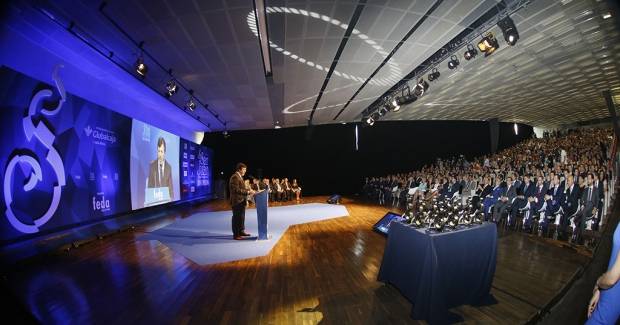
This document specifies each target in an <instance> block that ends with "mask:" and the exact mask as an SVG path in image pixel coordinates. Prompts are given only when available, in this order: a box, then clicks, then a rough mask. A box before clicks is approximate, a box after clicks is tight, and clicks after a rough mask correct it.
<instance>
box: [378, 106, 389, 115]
mask: <svg viewBox="0 0 620 325" xmlns="http://www.w3.org/2000/svg"><path fill="white" fill-rule="evenodd" d="M387 112H388V108H387V107H386V106H381V107H380V108H379V110H378V111H377V113H378V114H379V116H385V114H387Z"/></svg>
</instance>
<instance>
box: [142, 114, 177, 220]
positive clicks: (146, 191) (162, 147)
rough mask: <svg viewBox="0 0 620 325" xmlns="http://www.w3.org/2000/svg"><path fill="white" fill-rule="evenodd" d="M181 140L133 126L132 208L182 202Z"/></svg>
mask: <svg viewBox="0 0 620 325" xmlns="http://www.w3.org/2000/svg"><path fill="white" fill-rule="evenodd" d="M179 142H180V139H179V137H178V136H176V135H174V134H172V133H168V132H166V131H163V130H161V129H158V128H156V127H154V126H151V125H149V124H146V123H143V122H140V121H138V120H133V123H132V126H131V159H130V178H131V207H132V209H134V210H136V209H140V208H144V207H149V206H153V205H158V204H164V203H167V202H171V201H177V200H179V199H180V198H181V195H180V190H179V184H180V178H179Z"/></svg>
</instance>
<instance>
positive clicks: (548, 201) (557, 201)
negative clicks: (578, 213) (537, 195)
mask: <svg viewBox="0 0 620 325" xmlns="http://www.w3.org/2000/svg"><path fill="white" fill-rule="evenodd" d="M550 186H551V187H550V188H549V190H547V194H546V195H545V202H544V203H543V206H542V207H541V209H540V210H539V212H544V218H541V220H540V222H541V224H542V230H543V232H547V228H548V226H549V223H550V222H553V220H554V218H555V213H556V212H557V211H559V210H560V206H561V203H562V202H564V188H562V185H561V184H560V177H559V176H558V175H554V176H553V178H552V179H551V184H550Z"/></svg>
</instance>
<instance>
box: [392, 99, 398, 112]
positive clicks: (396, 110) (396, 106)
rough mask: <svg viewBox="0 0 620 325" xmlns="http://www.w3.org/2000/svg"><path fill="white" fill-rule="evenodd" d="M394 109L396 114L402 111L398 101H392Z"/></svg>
mask: <svg viewBox="0 0 620 325" xmlns="http://www.w3.org/2000/svg"><path fill="white" fill-rule="evenodd" d="M392 107H393V110H394V112H398V111H400V105H398V102H397V101H396V99H394V100H393V101H392Z"/></svg>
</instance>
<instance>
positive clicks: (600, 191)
mask: <svg viewBox="0 0 620 325" xmlns="http://www.w3.org/2000/svg"><path fill="white" fill-rule="evenodd" d="M594 187H596V189H597V191H598V205H597V206H596V208H597V209H598V213H597V215H595V216H594V217H595V218H596V221H595V222H594V223H593V224H592V230H598V224H599V222H601V218H602V216H603V205H604V203H605V202H604V200H605V189H604V188H603V182H602V181H598V182H595V183H594Z"/></svg>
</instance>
